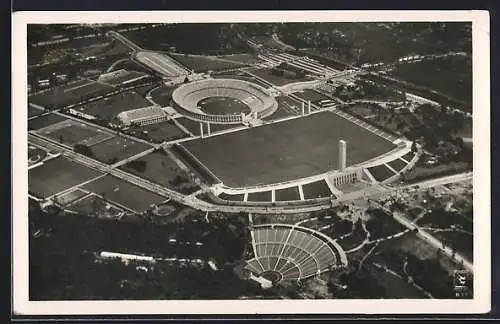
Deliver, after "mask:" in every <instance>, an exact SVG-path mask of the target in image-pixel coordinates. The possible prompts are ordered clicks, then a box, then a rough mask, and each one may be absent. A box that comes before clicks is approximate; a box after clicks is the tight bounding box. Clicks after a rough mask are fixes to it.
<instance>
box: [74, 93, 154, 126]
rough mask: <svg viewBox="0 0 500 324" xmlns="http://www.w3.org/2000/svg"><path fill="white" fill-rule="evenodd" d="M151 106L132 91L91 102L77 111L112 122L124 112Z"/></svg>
mask: <svg viewBox="0 0 500 324" xmlns="http://www.w3.org/2000/svg"><path fill="white" fill-rule="evenodd" d="M151 105H152V104H151V103H150V102H149V101H147V100H146V99H145V98H143V97H141V96H140V95H138V94H137V93H135V92H134V91H133V90H131V91H128V92H122V93H118V94H116V95H113V96H110V97H106V98H103V99H100V100H97V101H93V102H90V103H88V104H86V105H83V106H81V107H78V108H76V110H78V111H81V112H83V113H86V114H89V115H92V116H95V117H97V118H99V119H101V120H110V119H113V118H115V117H116V115H118V114H119V113H121V112H122V111H127V110H132V109H138V108H143V107H148V106H151Z"/></svg>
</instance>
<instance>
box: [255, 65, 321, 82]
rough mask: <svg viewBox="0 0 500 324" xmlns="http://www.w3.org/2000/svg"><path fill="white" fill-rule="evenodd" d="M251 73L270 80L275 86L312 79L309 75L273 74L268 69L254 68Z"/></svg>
mask: <svg viewBox="0 0 500 324" xmlns="http://www.w3.org/2000/svg"><path fill="white" fill-rule="evenodd" d="M251 73H252V74H255V75H256V76H258V77H260V78H262V79H264V80H266V81H268V82H271V83H272V84H274V85H277V86H283V85H285V84H289V83H296V82H304V81H311V80H312V79H311V78H309V77H303V78H286V77H283V76H279V75H275V74H273V73H272V72H271V70H270V69H256V70H251Z"/></svg>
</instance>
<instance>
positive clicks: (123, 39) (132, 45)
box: [108, 31, 143, 52]
mask: <svg viewBox="0 0 500 324" xmlns="http://www.w3.org/2000/svg"><path fill="white" fill-rule="evenodd" d="M108 35H109V36H111V37H113V38H115V39H117V40H119V41H120V42H122V43H123V44H124V45H126V46H127V47H129V48H130V49H132V50H133V51H135V52H140V51H142V50H143V49H142V47H140V46H139V45H137V44H136V43H134V42H132V41H131V40H129V39H128V38H126V37H125V36H123V35H122V34H120V33H117V32H115V31H109V32H108Z"/></svg>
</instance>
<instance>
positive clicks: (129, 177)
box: [28, 133, 472, 214]
mask: <svg viewBox="0 0 500 324" xmlns="http://www.w3.org/2000/svg"><path fill="white" fill-rule="evenodd" d="M28 139H29V141H30V142H34V143H38V144H39V145H42V146H44V147H47V148H49V149H51V150H55V151H59V152H62V153H63V154H64V155H65V156H67V157H68V158H70V159H72V160H74V161H76V162H79V163H81V164H84V165H86V166H89V167H91V168H94V169H96V170H99V171H102V172H104V173H109V174H111V175H114V176H116V177H118V178H121V179H123V180H125V181H128V182H131V183H133V184H136V185H137V186H139V187H142V188H144V189H147V190H150V191H153V192H156V193H158V194H160V195H162V196H164V197H166V198H172V199H173V200H175V201H178V202H180V203H182V204H185V205H188V206H191V207H193V208H195V209H199V210H203V211H220V212H227V213H239V212H245V213H264V214H271V213H302V212H312V211H318V210H325V209H329V208H331V203H329V202H325V203H322V204H316V205H307V206H304V205H302V206H228V205H215V204H212V203H209V202H205V201H203V200H200V199H197V198H196V197H194V196H192V195H189V196H186V195H183V194H181V193H178V192H177V191H174V190H171V189H168V188H165V187H164V186H162V185H159V184H156V183H153V182H151V181H149V180H146V179H143V178H141V177H138V176H136V175H133V174H130V173H128V172H125V171H123V170H120V169H117V168H113V167H112V166H109V165H107V164H104V163H102V162H99V161H96V160H94V159H91V158H89V157H87V156H85V155H82V154H78V153H75V152H74V151H73V150H71V149H69V148H67V147H65V146H62V145H61V144H59V143H56V142H53V141H50V140H48V139H44V138H41V137H40V136H38V135H35V134H33V133H29V134H28ZM471 176H472V174H471V173H467V174H459V175H453V176H447V177H442V178H439V179H433V180H427V181H424V182H421V183H415V184H412V185H409V186H405V187H403V188H409V187H417V186H419V187H420V188H423V187H431V186H435V185H439V184H443V183H450V182H457V181H463V180H464V179H467V178H468V177H471ZM400 189H401V188H398V187H396V188H387V187H383V186H377V187H376V188H371V190H369V191H361V192H354V193H350V194H346V195H344V196H343V197H341V198H340V199H338V201H350V200H355V199H359V198H369V197H376V196H380V195H384V194H388V193H390V192H395V191H397V190H400Z"/></svg>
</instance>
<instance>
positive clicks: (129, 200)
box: [83, 175, 167, 212]
mask: <svg viewBox="0 0 500 324" xmlns="http://www.w3.org/2000/svg"><path fill="white" fill-rule="evenodd" d="M83 188H84V189H85V190H88V191H91V192H93V193H95V194H97V195H99V196H103V197H104V199H105V200H108V201H110V202H112V203H113V202H114V203H116V204H119V205H123V206H126V207H128V208H130V209H132V210H135V211H136V212H143V211H145V210H147V209H148V208H149V207H150V206H151V205H152V204H155V205H157V204H160V203H162V202H164V201H165V200H167V198H165V197H163V196H160V195H158V194H156V193H154V192H152V191H148V190H146V189H143V188H141V187H139V186H136V185H134V184H132V183H129V182H127V181H124V180H121V179H119V178H116V177H113V176H111V175H107V176H105V177H102V178H100V179H97V180H96V181H92V182H90V183H88V184H86V185H85V186H84V187H83Z"/></svg>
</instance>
